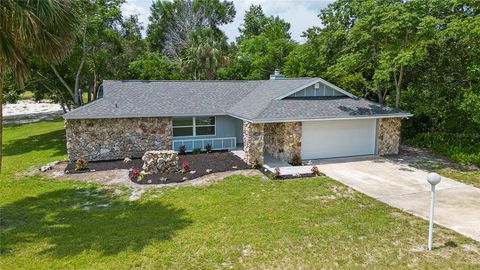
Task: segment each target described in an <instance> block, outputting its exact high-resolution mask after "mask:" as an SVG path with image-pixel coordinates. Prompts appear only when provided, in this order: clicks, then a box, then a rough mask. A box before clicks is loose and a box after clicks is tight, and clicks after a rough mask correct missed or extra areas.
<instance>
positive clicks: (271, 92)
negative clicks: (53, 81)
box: [64, 78, 409, 122]
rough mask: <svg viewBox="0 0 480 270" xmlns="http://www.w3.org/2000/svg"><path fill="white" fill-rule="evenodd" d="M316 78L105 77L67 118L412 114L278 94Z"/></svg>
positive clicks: (350, 101)
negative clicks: (93, 96) (95, 94)
mask: <svg viewBox="0 0 480 270" xmlns="http://www.w3.org/2000/svg"><path fill="white" fill-rule="evenodd" d="M316 81H318V78H298V79H282V80H266V81H104V82H103V88H104V97H103V98H101V99H99V100H96V101H94V102H92V103H89V104H87V105H85V106H82V107H80V108H78V109H75V110H73V111H71V112H69V113H67V114H65V115H64V118H66V119H83V118H124V117H157V116H181V115H189V116H193V115H232V116H235V117H239V118H242V119H246V120H250V121H255V122H256V121H265V122H266V121H275V120H278V121H281V120H283V121H285V120H295V119H323V118H345V117H365V116H379V117H380V116H383V115H391V116H398V117H402V116H409V114H408V113H406V112H402V111H395V110H393V109H391V108H388V107H385V106H380V105H379V104H376V103H373V102H370V101H367V100H364V99H354V98H348V97H345V98H335V99H323V100H288V99H287V100H277V99H276V98H278V97H280V96H283V95H286V94H288V93H290V92H292V91H293V90H295V89H299V88H302V87H305V86H308V85H311V84H313V83H315V82H316Z"/></svg>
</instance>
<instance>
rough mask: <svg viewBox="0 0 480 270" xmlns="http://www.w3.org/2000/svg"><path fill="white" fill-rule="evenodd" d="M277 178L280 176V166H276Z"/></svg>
mask: <svg viewBox="0 0 480 270" xmlns="http://www.w3.org/2000/svg"><path fill="white" fill-rule="evenodd" d="M275 178H277V179H278V178H280V168H278V167H276V168H275Z"/></svg>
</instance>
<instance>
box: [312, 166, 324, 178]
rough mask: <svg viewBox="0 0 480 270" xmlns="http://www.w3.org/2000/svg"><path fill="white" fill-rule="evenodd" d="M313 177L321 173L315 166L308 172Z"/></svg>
mask: <svg viewBox="0 0 480 270" xmlns="http://www.w3.org/2000/svg"><path fill="white" fill-rule="evenodd" d="M310 171H311V172H312V174H313V175H314V176H320V175H322V173H321V172H320V170H319V169H318V167H317V166H316V165H313V167H312V169H311V170H310Z"/></svg>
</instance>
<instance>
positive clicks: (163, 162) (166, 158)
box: [142, 150, 178, 174]
mask: <svg viewBox="0 0 480 270" xmlns="http://www.w3.org/2000/svg"><path fill="white" fill-rule="evenodd" d="M142 160H143V167H142V168H143V170H144V171H145V172H146V173H148V174H157V173H160V174H164V173H173V172H175V170H176V169H177V165H178V154H177V152H175V151H173V150H155V151H147V152H145V154H144V155H143V157H142Z"/></svg>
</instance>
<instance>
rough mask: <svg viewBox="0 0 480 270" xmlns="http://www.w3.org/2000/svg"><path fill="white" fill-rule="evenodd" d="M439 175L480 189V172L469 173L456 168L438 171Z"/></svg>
mask: <svg viewBox="0 0 480 270" xmlns="http://www.w3.org/2000/svg"><path fill="white" fill-rule="evenodd" d="M436 172H438V173H439V174H441V175H443V176H446V177H449V178H452V179H455V180H458V181H460V182H463V183H466V184H469V185H472V186H475V187H477V188H480V171H478V170H474V171H467V170H459V169H454V168H443V169H438V170H436Z"/></svg>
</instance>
